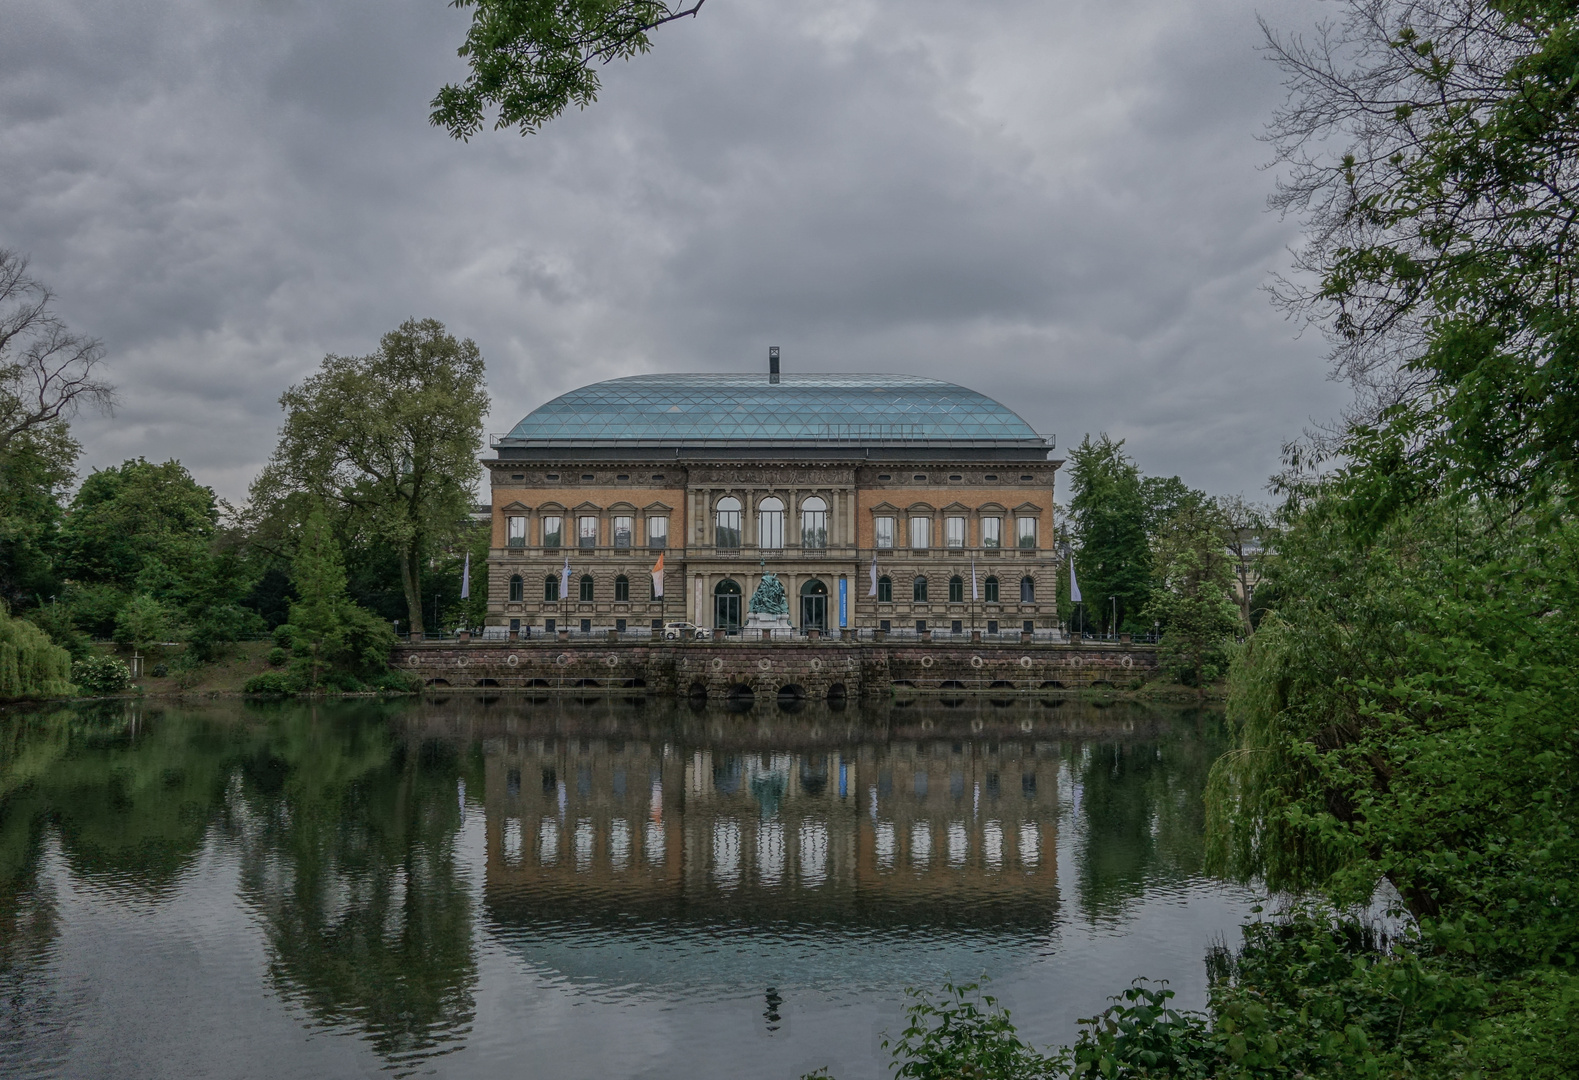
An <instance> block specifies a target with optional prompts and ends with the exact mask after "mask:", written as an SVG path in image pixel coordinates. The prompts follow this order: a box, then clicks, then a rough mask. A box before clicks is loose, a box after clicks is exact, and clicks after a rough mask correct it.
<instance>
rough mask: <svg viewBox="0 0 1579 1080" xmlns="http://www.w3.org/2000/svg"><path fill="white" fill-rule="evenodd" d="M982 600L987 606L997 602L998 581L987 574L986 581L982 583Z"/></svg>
mask: <svg viewBox="0 0 1579 1080" xmlns="http://www.w3.org/2000/svg"><path fill="white" fill-rule="evenodd" d="M981 594H982V598H983V599H985V600H986V601H987V603H989V604H996V603H997V602H998V579H997V578H996V577H994V576H993V575H991V574H989V575H988V576H987V580H986V581H984V582H982V591H981Z"/></svg>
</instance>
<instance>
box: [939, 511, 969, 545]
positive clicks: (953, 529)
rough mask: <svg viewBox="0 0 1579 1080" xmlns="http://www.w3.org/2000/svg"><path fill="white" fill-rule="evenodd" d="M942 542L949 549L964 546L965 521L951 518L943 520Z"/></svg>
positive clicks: (960, 518)
mask: <svg viewBox="0 0 1579 1080" xmlns="http://www.w3.org/2000/svg"><path fill="white" fill-rule="evenodd" d="M943 541H944V543H946V544H947V545H948V546H949V547H951V548H962V547H964V546H965V519H964V518H962V517H951V518H944V519H943Z"/></svg>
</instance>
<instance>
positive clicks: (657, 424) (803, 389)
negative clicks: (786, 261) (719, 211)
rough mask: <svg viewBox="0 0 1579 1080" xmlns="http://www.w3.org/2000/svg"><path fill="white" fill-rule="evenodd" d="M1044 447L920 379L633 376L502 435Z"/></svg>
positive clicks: (1013, 421)
mask: <svg viewBox="0 0 1579 1080" xmlns="http://www.w3.org/2000/svg"><path fill="white" fill-rule="evenodd" d="M631 442H638V443H664V444H678V443H686V444H695V443H726V442H727V443H742V442H744V443H759V444H760V443H773V444H783V443H860V444H865V445H872V444H885V443H900V444H916V443H921V444H939V443H943V444H951V445H967V446H1006V445H1007V446H1019V447H1031V446H1036V447H1040V446H1043V445H1044V443H1043V440H1042V438H1041V436H1039V435H1037V433H1036V432H1035V430H1034V429H1032V427H1031V425H1029V424H1027V423H1026V422H1025V421H1024V420H1023V419H1021V418H1020V417H1019V416H1018V415H1017V414H1016V413H1015V412H1014V411H1013V410H1011V409H1009V408H1008V407H1007V406H1005V405H1003V404H1001V403H1000V402H997V401H994V400H993V399H992V398H990V397H987V396H986V395H985V394H978V393H977V392H976V391H974V390H967V389H966V388H965V387H963V386H957V385H955V384H954V383H949V382H943V381H941V380H939V379H924V378H920V377H918V376H914V375H864V374H860V375H858V374H810V373H795V374H785V375H783V376H782V378H781V381H780V382H777V383H771V382H769V381H768V377H767V375H766V374H750V375H747V374H697V375H632V376H629V377H627V378H623V379H610V380H609V381H607V382H600V383H593V384H591V385H590V386H583V387H581V388H580V389H578V390H572V391H571V392H570V393H568V394H562V395H560V396H559V397H557V398H555V399H554V400H552V401H550V402H548V403H547V404H545V405H542V406H540V407H538V408H536V409H534V410H532V412H531V413H530V414H528V415H527V417H526V418H525V419H524V420H522V421H521V422H520V423H519V424H517V425H515V428H514V429H513V430H511V432H510V433H509V434H508V435H506V436H504V438H502V439H500V440H499V441H498V445H503V446H510V445H516V446H531V445H541V444H544V443H553V444H556V445H567V444H569V445H583V446H584V445H589V444H601V445H606V444H608V443H626V444H628V443H631Z"/></svg>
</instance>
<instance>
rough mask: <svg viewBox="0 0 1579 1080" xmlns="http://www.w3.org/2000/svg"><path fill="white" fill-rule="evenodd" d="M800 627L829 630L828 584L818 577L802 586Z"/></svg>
mask: <svg viewBox="0 0 1579 1080" xmlns="http://www.w3.org/2000/svg"><path fill="white" fill-rule="evenodd" d="M800 628H801V632H802V633H805V632H806V631H807V630H820V631H822V632H823V633H827V632H828V586H826V585H824V584H823V583H822V582H820V581H818V580H817V579H816V578H812V579H811V580H810V581H808V582H806V584H804V585H802V586H801V587H800Z"/></svg>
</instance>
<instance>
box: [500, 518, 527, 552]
mask: <svg viewBox="0 0 1579 1080" xmlns="http://www.w3.org/2000/svg"><path fill="white" fill-rule="evenodd" d="M504 534H505V541H504V542H505V545H506V546H507V547H513V548H524V547H525V546H526V518H524V517H507V518H505V519H504Z"/></svg>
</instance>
